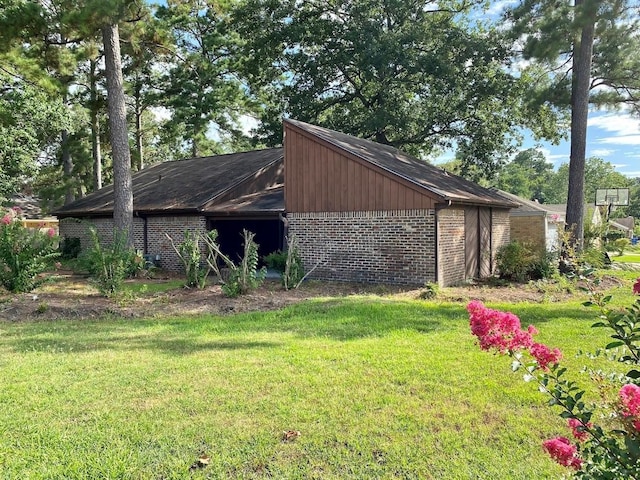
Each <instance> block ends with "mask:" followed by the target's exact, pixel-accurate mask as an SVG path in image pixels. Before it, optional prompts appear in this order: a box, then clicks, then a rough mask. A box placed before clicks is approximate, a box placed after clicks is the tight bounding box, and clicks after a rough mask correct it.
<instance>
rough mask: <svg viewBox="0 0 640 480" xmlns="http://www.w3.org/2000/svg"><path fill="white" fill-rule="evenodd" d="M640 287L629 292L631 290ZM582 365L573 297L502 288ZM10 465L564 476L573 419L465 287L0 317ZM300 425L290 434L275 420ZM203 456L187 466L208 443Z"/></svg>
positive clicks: (593, 333) (159, 473)
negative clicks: (166, 311)
mask: <svg viewBox="0 0 640 480" xmlns="http://www.w3.org/2000/svg"><path fill="white" fill-rule="evenodd" d="M630 298H631V297H630V296H628V299H630ZM493 307H496V308H505V309H506V308H508V309H510V310H511V311H513V312H514V313H516V314H518V315H520V317H521V319H522V322H523V324H525V325H527V324H529V323H534V324H535V325H536V326H537V327H538V329H539V330H540V331H541V333H540V335H539V340H540V341H543V342H548V343H549V344H551V345H553V346H558V347H560V348H561V349H562V350H563V352H564V354H565V363H566V365H567V366H568V367H569V368H570V370H571V371H572V372H574V373H575V375H576V378H577V379H578V380H580V381H582V382H585V381H586V379H585V378H584V377H582V376H581V375H580V374H579V373H577V372H578V370H579V368H580V367H581V366H582V365H583V364H584V362H585V361H586V360H585V359H584V358H575V353H577V352H578V350H580V349H583V350H595V348H596V347H598V346H601V345H603V344H604V342H605V340H606V332H604V331H602V330H594V329H591V328H589V325H590V324H591V323H592V321H593V319H594V316H595V312H594V311H592V310H588V309H585V308H584V307H581V306H580V304H579V303H578V302H574V303H566V304H562V305H558V304H549V305H539V304H535V305H534V304H518V305H493ZM0 378H2V379H3V387H2V388H1V389H0V471H1V472H2V473H1V475H0V477H2V478H20V479H22V478H35V479H38V478H46V479H57V478H60V479H62V478H64V479H75V478H78V479H80V478H109V479H114V478H123V479H125V478H126V479H138V478H139V479H147V478H149V479H151V478H154V479H155V478H163V479H174V478H175V479H177V478H300V479H303V478H305V479H306V478H322V479H348V478H354V479H356V478H420V479H441V478H447V479H469V478H474V479H494V478H501V479H529V478H559V477H560V476H561V475H562V473H563V470H562V469H561V467H558V466H557V465H555V464H554V463H553V462H552V461H551V460H549V459H548V457H547V456H546V455H545V454H544V453H543V452H542V450H541V448H540V444H541V441H542V440H543V439H545V438H548V437H550V436H553V435H557V434H563V435H566V433H567V432H566V430H565V428H564V423H563V421H562V420H561V419H559V418H558V417H557V416H556V414H555V413H554V412H553V411H552V410H551V409H549V408H548V407H546V406H545V405H544V397H543V396H541V394H539V393H538V392H537V391H536V389H535V386H534V385H530V384H526V383H524V382H522V379H521V377H520V375H518V374H512V373H511V372H510V369H509V361H508V359H506V358H502V357H495V356H493V355H491V354H488V353H485V352H481V351H479V349H478V348H477V346H475V345H474V342H473V339H472V338H471V335H470V333H469V331H468V317H467V315H466V312H465V310H464V305H460V304H440V303H437V302H419V301H397V300H391V299H388V298H383V297H350V298H346V299H327V300H322V301H310V302H306V303H302V304H298V305H296V306H292V307H289V308H286V309H283V310H280V311H275V312H268V313H253V314H243V315H236V316H230V317H215V316H199V317H189V318H167V319H153V320H123V319H117V318H114V319H104V320H100V321H86V320H68V321H58V322H51V323H45V322H25V323H13V324H9V323H0ZM286 430H299V431H300V432H301V436H300V437H299V438H297V439H296V440H295V441H292V442H283V441H282V432H283V431H286ZM203 453H204V454H206V455H208V456H210V457H211V461H210V464H209V465H208V466H207V467H206V468H203V469H198V470H196V471H190V469H189V467H190V465H192V464H193V463H194V462H195V461H196V459H197V458H198V457H199V456H200V455H201V454H203Z"/></svg>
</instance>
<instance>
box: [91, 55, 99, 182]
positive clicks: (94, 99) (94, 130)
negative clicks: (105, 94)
mask: <svg viewBox="0 0 640 480" xmlns="http://www.w3.org/2000/svg"><path fill="white" fill-rule="evenodd" d="M90 62H91V65H90V68H91V70H90V72H89V76H90V79H89V81H90V84H91V156H92V158H93V189H94V190H100V189H101V188H102V154H101V152H100V120H99V118H98V110H99V106H98V86H97V79H96V68H97V63H98V62H97V61H96V60H94V59H91V60H90Z"/></svg>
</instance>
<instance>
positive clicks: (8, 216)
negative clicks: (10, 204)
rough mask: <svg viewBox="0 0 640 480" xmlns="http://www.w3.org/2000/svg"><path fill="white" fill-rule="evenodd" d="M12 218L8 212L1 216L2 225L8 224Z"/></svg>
mask: <svg viewBox="0 0 640 480" xmlns="http://www.w3.org/2000/svg"><path fill="white" fill-rule="evenodd" d="M12 220H13V219H12V218H11V215H9V214H8V213H7V214H6V215H5V216H4V217H2V220H0V221H1V222H2V223H3V224H4V225H9V224H10V223H11V221H12Z"/></svg>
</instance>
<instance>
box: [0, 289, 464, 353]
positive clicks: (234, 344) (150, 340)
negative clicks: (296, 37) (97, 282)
mask: <svg viewBox="0 0 640 480" xmlns="http://www.w3.org/2000/svg"><path fill="white" fill-rule="evenodd" d="M461 322H462V323H463V324H464V323H466V322H467V319H466V312H465V311H464V308H463V306H455V305H447V306H429V305H424V304H418V303H416V302H406V301H404V302H403V301H393V300H386V299H375V298H357V297H356V298H341V299H331V300H321V301H308V302H303V303H300V304H297V305H294V306H290V307H287V308H285V309H282V310H278V311H271V312H253V313H246V314H239V315H233V316H226V317H217V316H211V315H201V316H194V317H171V318H167V319H160V320H159V319H154V320H124V319H105V320H101V321H92V322H86V321H78V320H66V321H56V322H49V323H42V322H34V323H23V324H10V325H9V324H4V325H2V324H0V346H4V347H5V348H7V347H8V348H10V349H12V350H14V351H20V352H28V351H39V352H42V351H44V352H59V353H65V352H90V351H97V350H106V349H113V350H131V349H150V350H157V351H162V352H166V353H170V354H176V355H184V354H189V353H193V352H198V351H203V350H211V351H215V350H230V349H261V348H262V349H264V348H274V347H279V346H281V345H282V343H281V342H280V341H279V340H278V339H277V338H276V339H275V340H273V341H271V340H269V339H267V340H264V339H262V338H258V339H256V337H260V336H261V335H272V334H273V335H276V336H277V335H278V334H282V335H285V336H290V335H292V336H295V337H297V338H328V339H331V340H337V341H350V340H355V339H358V338H365V337H381V336H384V335H387V334H389V333H390V332H393V331H399V330H408V331H414V332H420V333H429V332H433V331H437V330H440V331H441V330H445V329H449V328H453V327H455V326H456V325H460V323H461ZM1 330H4V331H3V332H2V331H1Z"/></svg>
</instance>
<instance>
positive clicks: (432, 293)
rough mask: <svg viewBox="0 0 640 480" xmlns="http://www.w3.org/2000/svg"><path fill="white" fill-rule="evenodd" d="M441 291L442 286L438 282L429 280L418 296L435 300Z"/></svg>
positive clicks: (421, 298) (422, 298)
mask: <svg viewBox="0 0 640 480" xmlns="http://www.w3.org/2000/svg"><path fill="white" fill-rule="evenodd" d="M439 291H440V287H439V286H438V284H437V283H431V282H427V283H425V285H424V287H423V288H422V289H421V290H420V293H419V294H418V298H419V299H420V300H433V299H434V298H436V297H437V296H438V292H439Z"/></svg>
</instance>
